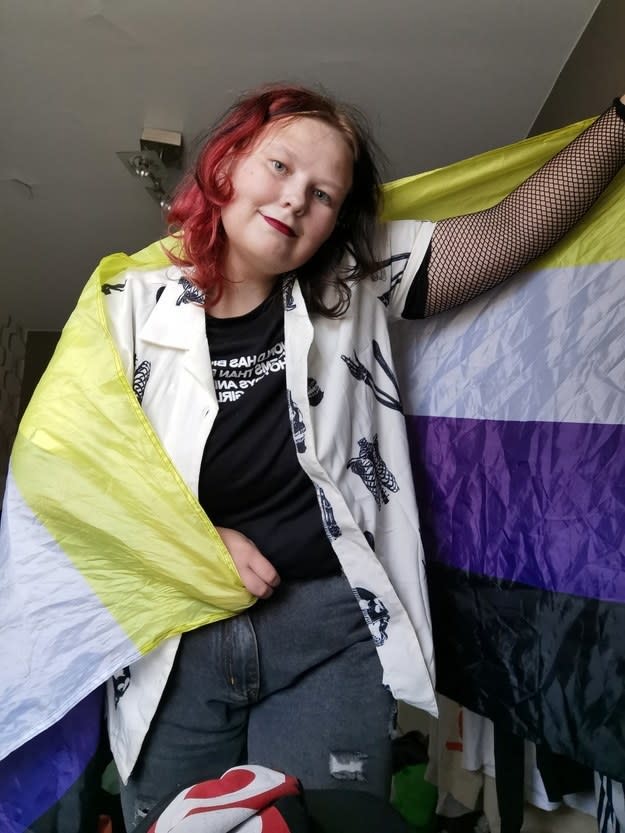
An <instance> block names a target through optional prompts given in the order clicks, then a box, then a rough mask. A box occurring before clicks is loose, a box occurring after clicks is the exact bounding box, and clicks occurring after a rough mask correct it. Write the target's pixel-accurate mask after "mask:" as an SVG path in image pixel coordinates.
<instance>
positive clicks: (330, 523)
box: [315, 486, 342, 541]
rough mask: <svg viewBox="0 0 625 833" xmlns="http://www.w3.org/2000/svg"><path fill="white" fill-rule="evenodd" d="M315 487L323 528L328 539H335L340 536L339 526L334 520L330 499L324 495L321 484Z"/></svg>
mask: <svg viewBox="0 0 625 833" xmlns="http://www.w3.org/2000/svg"><path fill="white" fill-rule="evenodd" d="M315 489H316V490H317V500H318V501H319V508H320V509H321V520H322V522H323V528H324V530H325V533H326V535H327V536H328V538H329V539H330V541H335V540H336V539H337V538H340V537H341V534H342V533H341V527H340V526H339V525H338V524H337V522H336V519H335V517H334V512H333V511H332V506H331V505H330V501H329V500H328V499H327V497H326V496H325V492H324V491H323V489H322V488H321V486H315Z"/></svg>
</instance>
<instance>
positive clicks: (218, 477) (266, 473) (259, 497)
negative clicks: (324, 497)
mask: <svg viewBox="0 0 625 833" xmlns="http://www.w3.org/2000/svg"><path fill="white" fill-rule="evenodd" d="M206 334H207V338H208V343H209V347H210V353H211V361H212V367H213V378H214V381H215V391H216V394H217V399H218V402H219V412H218V414H217V417H216V419H215V424H214V425H213V429H212V431H211V433H210V436H209V438H208V441H207V443H206V447H205V449H204V455H203V458H202V466H201V469H200V481H199V500H200V503H201V505H202V507H203V508H204V510H205V512H206V513H207V515H208V516H209V518H210V519H211V521H212V522H213V523H214V524H215V525H216V526H224V527H229V528H231V529H236V530H238V531H239V532H242V533H243V534H244V535H246V536H247V537H248V538H250V539H251V540H252V541H253V542H254V543H255V544H256V546H257V547H258V549H259V550H260V552H261V553H262V554H263V555H264V556H265V557H266V558H268V559H269V560H270V561H271V563H272V564H273V565H274V566H275V568H276V570H277V571H278V573H279V575H280V576H281V577H282V578H300V579H301V578H314V577H318V576H323V575H329V574H331V573H338V572H340V565H339V562H338V559H337V557H336V555H335V554H334V551H333V550H332V547H331V546H330V543H329V541H328V539H327V537H326V535H325V532H324V529H323V524H322V521H321V512H320V509H319V504H318V501H317V494H316V491H315V488H314V486H313V484H312V483H311V481H310V479H309V478H308V477H307V475H306V474H305V473H304V471H303V470H302V468H301V466H300V464H299V462H298V460H297V452H296V448H295V442H294V440H293V434H292V431H291V423H290V421H289V413H288V403H287V392H286V372H285V360H284V312H283V309H282V299H281V295H280V293H279V292H276V293H274V294H272V295H271V296H270V297H269V298H267V300H266V301H264V302H263V303H262V304H261V305H260V306H259V307H257V308H256V309H254V310H252V311H251V312H249V313H247V315H242V316H240V317H237V318H221V319H220V318H212V317H210V316H208V315H207V316H206Z"/></svg>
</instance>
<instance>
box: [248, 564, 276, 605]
mask: <svg viewBox="0 0 625 833" xmlns="http://www.w3.org/2000/svg"><path fill="white" fill-rule="evenodd" d="M240 576H241V581H242V582H243V584H244V585H245V588H246V589H247V590H249V592H250V593H251V594H252V596H256V597H257V598H258V599H268V598H269V596H271V594H272V593H273V587H271V585H269V584H267V582H266V581H263V579H262V578H260V577H259V576H258V575H257V574H256V573H255V572H254V570H252V569H251V568H250V567H243V568H242V569H241V570H240Z"/></svg>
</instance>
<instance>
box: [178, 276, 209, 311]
mask: <svg viewBox="0 0 625 833" xmlns="http://www.w3.org/2000/svg"><path fill="white" fill-rule="evenodd" d="M178 283H179V284H180V286H181V287H182V292H181V293H180V295H179V296H178V299H177V301H176V306H177V307H179V306H180V304H203V303H204V293H203V292H202V290H201V289H200V288H199V287H197V286H196V285H195V284H194V283H191V281H190V280H188V279H187V278H178Z"/></svg>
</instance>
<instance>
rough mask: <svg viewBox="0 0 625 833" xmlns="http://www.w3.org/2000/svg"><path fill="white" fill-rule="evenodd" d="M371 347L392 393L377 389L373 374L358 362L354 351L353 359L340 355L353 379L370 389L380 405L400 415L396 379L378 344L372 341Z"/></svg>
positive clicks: (400, 407) (400, 405)
mask: <svg viewBox="0 0 625 833" xmlns="http://www.w3.org/2000/svg"><path fill="white" fill-rule="evenodd" d="M372 347H373V355H374V356H375V360H376V362H377V363H378V364H379V365H380V367H381V368H382V370H383V371H384V373H385V374H386V375H387V376H388V378H389V379H390V381H391V384H392V385H393V388H394V393H395V394H396V395H393V394H392V393H387V392H386V391H384V390H382V388H380V387H378V386H377V385H376V383H375V382H374V381H373V374H372V373H371V371H370V370H369V369H368V368H367V367H365V365H364V364H363V363H362V362H361V361H360V359H359V358H358V354H357V353H356V351H355V350H354V358H353V359H350V358H349V356H343V355H341V358H342V359H343V361H344V362H345V364H346V365H347V367H348V368H349V372H350V373H351V374H352V376H353V377H354V379H358V381H360V382H364V383H365V385H367V387H369V388H371V390H372V392H373V395H374V396H375V398H376V399H377V400H378V402H379V403H380V404H381V405H384V406H385V407H386V408H391V409H392V410H394V411H399V412H400V413H402V404H401V397H400V393H399V385H398V384H397V379H396V378H395V374H394V373H393V371H392V370H391V366H390V365H389V363H388V362H387V361H386V359H385V358H384V356H383V355H382V350H381V348H380V345H379V344H378V342H377V341H376V340H375V339H373V341H372Z"/></svg>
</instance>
